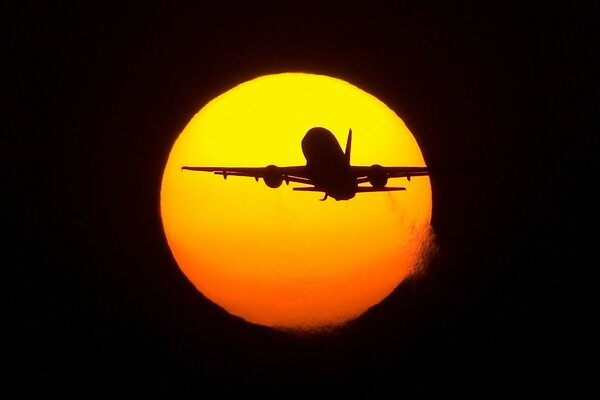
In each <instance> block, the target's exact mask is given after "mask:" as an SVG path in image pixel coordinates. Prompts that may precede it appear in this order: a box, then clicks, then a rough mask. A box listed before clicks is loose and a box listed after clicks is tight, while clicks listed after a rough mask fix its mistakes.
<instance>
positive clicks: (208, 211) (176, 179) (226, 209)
mask: <svg viewBox="0 0 600 400" xmlns="http://www.w3.org/2000/svg"><path fill="white" fill-rule="evenodd" d="M317 126H319V127H324V128H326V129H328V130H330V131H331V132H332V133H333V134H334V135H335V136H336V138H337V140H338V142H339V143H340V144H341V146H342V148H343V147H344V145H345V141H346V135H347V133H348V130H349V129H350V128H351V129H352V132H353V142H352V153H351V164H352V165H366V166H369V165H372V164H381V165H383V166H403V165H409V166H424V165H425V163H424V160H423V157H422V155H421V151H420V149H419V146H418V145H417V142H416V141H415V138H414V137H413V135H412V134H411V132H410V131H409V130H408V128H407V127H406V125H405V124H404V123H403V121H402V120H401V119H400V118H399V117H398V116H397V115H396V114H395V113H394V112H393V111H392V110H391V109H389V108H388V107H387V106H386V105H385V104H384V103H382V102H381V101H380V100H378V99H377V98H375V97H373V96H372V95H370V94H368V93H366V92H364V91H362V90H361V89H359V88H357V87H356V86H353V85H351V84H349V83H347V82H345V81H342V80H339V79H335V78H332V77H328V76H323V75H313V74H304V73H284V74H275V75H267V76H263V77H260V78H257V79H254V80H251V81H248V82H245V83H242V84H240V85H238V86H236V87H234V88H233V89H231V90H229V91H227V92H225V93H224V94H222V95H220V96H218V97H216V98H215V99H213V100H212V101H211V102H209V103H208V104H207V105H206V106H205V107H203V108H202V109H201V110H200V111H199V112H198V113H197V114H196V115H195V116H194V117H193V118H192V120H191V121H190V122H189V123H188V125H187V126H186V127H185V129H184V130H183V132H181V134H180V135H179V137H178V138H177V140H176V142H175V144H174V146H173V148H172V150H171V153H170V155H169V159H168V162H167V165H166V167H165V171H164V175H163V181H162V187H161V215H162V220H163V226H164V230H165V234H166V237H167V241H168V243H169V246H170V248H171V251H172V252H173V256H174V257H175V260H176V261H177V264H178V265H179V267H180V268H181V270H182V271H183V273H184V274H185V275H186V277H187V278H188V279H189V280H190V281H191V282H192V283H193V284H194V285H195V287H196V288H197V289H198V290H199V291H200V292H201V293H203V294H204V295H205V296H206V297H207V298H209V299H210V300H212V301H213V302H214V303H216V304H218V305H219V306H221V307H222V308H224V309H225V310H227V311H228V312H229V313H231V314H233V315H236V316H239V317H241V318H243V319H245V320H247V321H249V322H252V323H256V324H260V325H266V326H271V327H276V328H282V329H298V330H305V329H315V328H323V327H330V326H336V325H339V324H342V323H344V322H346V321H348V320H351V319H353V318H356V317H358V316H359V315H361V314H362V313H364V312H365V311H366V310H367V309H368V308H369V307H371V306H373V305H375V304H377V303H379V302H380V301H381V300H382V299H384V298H385V297H386V296H387V295H388V294H389V293H390V292H392V291H393V290H394V288H395V287H396V286H397V285H398V284H399V283H400V282H401V281H402V280H403V279H404V278H405V277H406V276H407V274H409V273H410V272H411V270H412V269H413V268H414V267H415V263H416V262H417V260H418V259H419V256H420V254H421V252H422V250H423V244H424V242H425V241H426V240H427V235H428V233H429V222H430V218H431V207H432V205H431V187H430V183H429V178H427V177H418V178H413V179H412V181H411V182H407V181H406V179H399V178H395V179H391V180H390V183H391V184H392V185H394V186H398V185H401V186H405V187H406V188H407V190H406V191H403V192H382V193H359V194H357V195H356V197H355V198H353V199H351V200H348V201H335V200H333V199H328V200H327V201H323V202H321V201H318V200H319V199H320V198H321V197H322V195H321V194H319V193H310V192H309V193H305V192H296V191H292V186H294V185H297V184H294V183H291V184H290V186H286V185H285V184H284V185H283V186H281V187H279V188H277V189H271V188H269V187H267V186H266V185H265V184H264V182H262V181H259V182H258V183H257V182H255V181H254V179H252V178H244V177H235V176H233V177H228V178H227V180H224V179H223V178H222V177H219V176H216V175H213V174H211V173H206V172H193V171H182V170H181V167H182V166H183V165H197V166H219V167H235V166H245V167H251V166H252V167H254V166H255V167H265V166H267V165H268V164H275V165H278V166H291V165H305V163H306V160H305V159H304V157H303V154H302V150H301V147H300V144H301V141H302V138H303V136H304V134H305V133H306V132H307V131H308V130H309V129H310V128H312V127H317Z"/></svg>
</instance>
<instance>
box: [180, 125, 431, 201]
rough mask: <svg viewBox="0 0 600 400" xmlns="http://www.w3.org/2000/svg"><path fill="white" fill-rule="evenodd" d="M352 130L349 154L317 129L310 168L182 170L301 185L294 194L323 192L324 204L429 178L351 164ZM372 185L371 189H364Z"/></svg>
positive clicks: (308, 149) (309, 144)
mask: <svg viewBox="0 0 600 400" xmlns="http://www.w3.org/2000/svg"><path fill="white" fill-rule="evenodd" d="M351 148H352V129H350V130H349V132H348V139H347V141H346V151H342V148H341V146H340V144H339V143H338V141H337V140H336V138H335V136H334V135H333V133H331V132H330V131H329V130H327V129H325V128H322V127H314V128H311V129H309V130H308V132H306V135H304V138H303V139H302V152H303V153H304V157H305V158H306V165H298V166H289V167H278V166H276V165H268V166H266V167H195V166H182V167H181V169H182V170H189V171H203V172H212V173H214V174H216V175H221V176H223V178H225V179H227V177H228V176H246V177H251V178H254V179H255V180H256V181H257V182H258V180H259V179H260V178H262V179H263V180H264V182H265V184H266V185H267V186H268V187H270V188H278V187H280V186H281V184H282V183H283V182H285V183H286V184H289V183H290V182H295V183H300V184H303V185H308V186H300V187H294V188H293V190H296V191H304V192H321V193H324V196H323V198H322V199H321V200H326V199H327V198H328V197H332V198H333V199H335V200H349V199H352V198H353V197H354V196H355V195H356V194H357V193H368V192H391V191H398V190H406V188H405V187H389V186H386V185H387V183H388V179H389V178H407V179H408V180H409V181H410V178H411V177H413V176H426V175H429V169H428V168H427V167H409V166H404V167H384V166H381V165H379V164H374V165H371V166H356V165H351V164H350V151H351ZM364 183H369V184H370V186H361V184H364Z"/></svg>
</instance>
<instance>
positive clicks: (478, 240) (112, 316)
mask: <svg viewBox="0 0 600 400" xmlns="http://www.w3.org/2000/svg"><path fill="white" fill-rule="evenodd" d="M518 3H519V2H508V1H507V2H500V3H498V4H492V3H489V4H487V3H486V4H485V5H483V4H470V5H465V4H463V5H460V6H457V5H456V4H449V5H445V6H435V7H434V6H425V5H423V6H417V5H395V6H393V7H391V6H386V5H384V4H383V3H377V2H350V1H348V2H344V3H327V5H318V4H317V3H315V4H312V3H305V2H285V6H284V5H282V4H284V2H279V3H275V2H273V3H270V2H248V4H245V3H242V2H239V3H220V2H213V3H211V4H210V5H207V4H196V5H194V6H193V7H189V6H174V5H172V4H167V3H156V2H148V3H147V4H146V5H144V6H139V5H137V6H133V5H127V6H118V7H117V6H115V7H111V6H106V5H100V4H97V5H90V4H87V3H86V5H83V3H82V4H78V5H75V4H69V3H61V4H60V5H51V6H49V5H45V6H40V5H34V4H31V5H29V6H27V5H22V6H19V7H11V8H9V9H8V10H6V12H5V13H3V14H4V15H5V20H6V24H5V27H6V28H7V33H6V34H5V35H4V37H5V38H7V39H8V42H7V46H6V49H7V52H6V53H7V54H8V57H7V60H8V62H7V65H8V67H9V69H8V72H7V73H5V75H4V81H5V85H3V86H5V87H6V88H7V90H5V96H4V97H5V100H6V103H7V104H5V108H4V111H5V117H7V118H5V121H7V122H5V125H4V126H5V128H6V130H5V132H6V133H7V134H5V135H3V136H4V139H3V146H2V147H3V150H4V154H5V157H6V158H5V160H6V163H5V167H4V168H3V171H5V172H6V173H3V180H5V181H6V184H4V185H3V186H4V191H3V193H4V194H3V201H2V203H3V208H4V213H5V217H4V218H3V219H4V222H5V224H4V225H5V233H6V235H5V237H6V238H7V239H6V240H5V242H4V243H5V246H6V249H5V254H6V256H5V262H4V263H3V264H4V265H3V268H2V270H3V275H4V277H3V281H4V283H5V286H6V288H5V289H4V301H3V303H4V304H5V305H7V306H8V307H7V311H6V312H5V313H4V316H5V318H4V324H3V325H4V327H3V330H4V331H5V333H8V334H7V335H5V339H3V342H4V345H5V348H6V349H7V350H8V351H7V352H6V354H7V357H3V359H4V360H3V361H4V364H5V365H6V367H7V368H6V370H7V371H8V372H7V373H6V374H4V378H5V379H6V380H7V384H6V385H4V386H5V388H6V390H8V391H9V392H12V393H15V394H27V393H40V394H50V393H56V394H62V393H65V394H73V393H84V394H85V393H96V392H104V391H106V392H107V393H111V394H125V395H141V394H164V395H176V396H178V397H179V395H181V396H183V395H192V396H198V397H201V396H206V395H208V394H212V395H215V396H217V397H221V396H223V395H226V394H240V395H243V396H250V395H261V396H276V397H292V396H294V395H299V396H300V397H305V398H306V397H308V398H312V397H320V396H328V395H338V394H340V395H344V394H357V395H359V396H364V397H371V396H373V395H375V396H376V397H379V395H389V396H394V397H396V396H402V395H409V397H429V396H430V395H434V394H445V395H450V394H458V395H462V394H474V395H478V397H479V396H482V397H508V396H510V397H511V398H512V397H515V396H516V397H521V396H527V397H529V396H537V395H540V394H541V393H543V394H547V393H549V394H559V395H560V394H564V395H572V394H573V393H574V392H576V391H578V390H581V389H582V388H585V385H586V383H587V382H588V379H589V378H590V375H591V374H590V373H589V372H588V371H590V370H589V369H588V368H587V367H586V366H585V363H586V361H593V360H592V359H591V356H590V355H589V354H588V352H589V349H588V343H589V342H590V341H589V339H590V338H591V334H590V333H588V331H589V328H590V325H591V317H592V315H593V310H594V307H593V305H592V303H591V296H590V291H589V290H588V287H589V286H588V283H589V278H587V276H586V272H587V271H588V270H589V269H591V267H592V266H593V264H594V263H593V261H592V260H593V259H595V258H597V257H596V255H595V254H594V249H595V246H594V245H595V243H594V242H593V239H594V237H593V233H594V230H593V228H594V226H593V224H592V214H593V210H594V208H595V206H596V205H595V202H594V201H593V197H591V195H590V194H588V191H589V190H590V189H591V188H592V185H593V184H594V183H593V182H594V181H593V180H592V176H591V158H592V146H591V143H592V140H591V135H592V134H594V133H596V132H597V125H595V123H594V117H595V115H594V112H593V110H592V108H593V104H592V92H593V89H592V87H593V84H595V83H596V82H595V79H593V78H595V74H594V72H595V70H596V69H597V65H595V64H594V63H593V62H594V61H593V58H592V54H593V53H594V50H595V48H594V47H593V45H592V44H593V39H592V38H593V37H594V34H595V33H596V32H595V29H593V28H594V26H593V24H597V15H598V14H597V13H598V10H597V8H595V7H593V6H591V5H589V4H586V3H578V5H575V4H569V5H562V6H560V7H558V6H557V7H548V6H545V7H538V6H534V5H528V6H523V5H520V4H518ZM285 71H302V72H312V73H321V74H327V75H332V76H335V77H339V78H342V79H345V80H347V81H349V82H351V83H354V84H356V85H357V86H359V87H360V88H362V89H364V90H366V91H368V92H370V93H372V94H373V95H375V96H377V97H378V98H380V99H381V100H382V101H384V102H385V103H386V104H388V105H389V106H390V107H391V108H392V109H394V110H395V111H396V112H397V113H398V114H399V115H400V116H401V117H402V118H403V119H404V121H405V122H406V124H407V125H408V127H409V128H410V129H411V131H412V132H413V133H414V134H415V136H416V138H417V141H418V142H419V144H420V147H421V149H422V151H423V155H424V157H425V160H426V162H427V164H428V165H429V166H432V167H434V166H448V165H456V164H460V165H480V166H485V168H484V169H482V170H480V171H479V172H469V173H465V174H456V175H451V176H443V177H433V178H432V188H433V196H434V198H433V201H434V214H433V222H432V224H433V227H434V229H435V231H436V234H437V241H438V246H439V250H438V253H437V255H436V256H435V257H434V259H433V260H432V262H431V265H430V266H429V268H428V269H427V270H426V272H425V273H424V274H423V275H421V276H420V277H418V278H414V279H410V280H407V281H405V282H404V283H403V284H401V285H400V287H399V288H398V289H397V290H396V291H395V292H394V293H393V294H392V295H391V296H390V297H388V298H387V299H386V300H384V301H383V302H382V303H381V304H379V305H378V306H376V307H374V308H373V309H371V310H369V311H368V312H367V313H366V314H365V315H363V316H362V317H361V318H359V319H358V320H357V321H355V322H353V323H352V324H350V325H349V326H347V327H346V328H344V329H342V330H340V331H338V332H333V333H330V334H326V335H317V336H310V337H296V336H292V335H288V334H285V333H281V332H277V331H273V330H270V329H268V328H264V327H260V326H255V325H251V324H248V323H246V322H244V321H243V320H241V319H238V318H236V317H232V316H230V315H228V314H227V313H225V312H224V311H223V310H221V309H220V308H219V307H217V306H216V305H214V304H212V303H211V302H209V301H208V300H206V299H205V298H204V297H202V295H200V294H199V293H198V292H197V291H196V290H195V289H194V288H193V286H192V285H191V284H190V283H189V282H188V281H187V280H186V279H185V277H184V276H183V275H182V273H181V272H180V271H179V269H178V268H177V266H176V264H175V262H174V260H173V259H172V257H171V254H170V251H169V249H168V247H167V245H166V241H165V238H164V235H163V231H162V226H161V222H160V216H159V190H160V182H161V176H162V171H163V168H164V165H165V163H166V160H167V156H168V152H169V150H170V148H171V146H172V144H173V142H174V140H175V138H176V136H177V134H178V133H179V132H180V131H181V130H182V129H183V127H184V126H185V125H186V123H187V122H188V121H189V119H190V118H191V117H192V116H193V115H194V114H195V113H196V112H197V111H198V110H199V109H200V108H201V107H202V106H203V105H204V104H205V103H206V102H208V101H209V100H211V99H212V98H213V97H215V96H216V95H218V94H220V93H222V92H223V91H225V90H227V89H229V88H231V87H232V86H234V85H236V84H238V83H241V82H243V81H246V80H248V79H252V78H254V77H256V76H259V75H264V74H268V73H277V72H285ZM490 166H492V167H491V168H490Z"/></svg>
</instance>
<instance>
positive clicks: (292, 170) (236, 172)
mask: <svg viewBox="0 0 600 400" xmlns="http://www.w3.org/2000/svg"><path fill="white" fill-rule="evenodd" d="M181 169H182V170H188V171H201V172H212V173H213V174H215V175H221V176H223V178H225V179H227V177H228V176H245V177H250V178H254V179H255V180H256V181H258V180H259V179H260V178H263V179H264V178H265V177H267V179H268V178H269V177H271V178H279V177H280V178H281V179H283V180H284V181H285V182H296V183H304V184H307V185H310V184H311V181H310V180H309V179H308V177H307V174H306V166H304V165H298V166H292V167H277V166H275V165H269V166H267V167H194V166H187V165H186V166H183V167H181Z"/></svg>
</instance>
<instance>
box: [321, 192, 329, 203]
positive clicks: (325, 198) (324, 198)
mask: <svg viewBox="0 0 600 400" xmlns="http://www.w3.org/2000/svg"><path fill="white" fill-rule="evenodd" d="M328 196H329V195H328V194H327V193H325V196H324V197H323V198H322V199H321V201H325V200H327V197H328Z"/></svg>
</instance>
